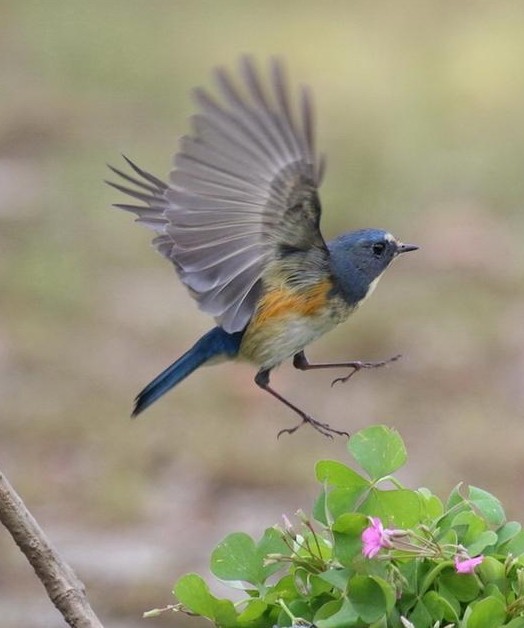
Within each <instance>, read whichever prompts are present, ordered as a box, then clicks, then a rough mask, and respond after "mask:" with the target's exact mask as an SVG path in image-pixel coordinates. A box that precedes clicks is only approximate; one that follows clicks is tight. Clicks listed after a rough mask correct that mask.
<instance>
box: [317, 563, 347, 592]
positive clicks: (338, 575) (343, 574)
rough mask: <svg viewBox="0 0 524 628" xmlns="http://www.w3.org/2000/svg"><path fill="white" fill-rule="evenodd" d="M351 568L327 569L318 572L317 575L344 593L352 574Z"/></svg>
mask: <svg viewBox="0 0 524 628" xmlns="http://www.w3.org/2000/svg"><path fill="white" fill-rule="evenodd" d="M353 573H354V572H353V570H352V569H347V568H346V569H328V570H327V571H324V572H323V573H321V574H319V575H318V577H319V578H322V579H323V580H325V581H326V582H329V584H330V585H331V586H332V587H335V589H339V591H342V592H344V593H345V591H346V589H347V587H348V582H349V579H350V577H351V576H352V575H353Z"/></svg>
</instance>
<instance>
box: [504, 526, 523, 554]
mask: <svg viewBox="0 0 524 628" xmlns="http://www.w3.org/2000/svg"><path fill="white" fill-rule="evenodd" d="M504 549H505V550H506V551H507V552H508V554H513V556H521V555H522V554H524V530H521V531H520V532H519V533H518V534H515V536H514V537H513V538H512V539H511V541H508V543H507V545H506V547H505V548H504Z"/></svg>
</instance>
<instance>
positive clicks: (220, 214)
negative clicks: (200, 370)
mask: <svg viewBox="0 0 524 628" xmlns="http://www.w3.org/2000/svg"><path fill="white" fill-rule="evenodd" d="M239 77H240V81H238V82H237V81H235V80H234V78H233V77H232V76H231V75H230V74H229V73H228V72H227V71H226V70H225V69H223V68H217V69H216V70H215V71H214V78H215V81H216V84H217V87H218V98H216V97H213V96H211V95H210V94H209V93H208V92H207V91H206V90H204V89H202V88H197V89H195V90H194V92H193V94H194V98H195V100H196V103H197V106H198V108H199V112H198V113H197V114H195V115H194V116H192V118H191V127H192V132H191V133H190V134H189V135H186V136H184V137H182V138H181V140H180V144H179V151H178V152H177V154H176V155H175V156H174V160H173V165H174V167H173V170H172V171H171V174H170V179H169V185H167V184H165V183H164V182H163V181H161V180H160V179H157V178H156V177H155V176H154V175H152V174H150V173H148V172H146V171H145V170H142V169H141V168H139V167H138V166H136V165H135V164H134V163H133V162H131V161H130V160H128V159H127V157H126V158H125V159H126V161H127V162H128V164H129V166H130V167H131V169H132V171H133V174H132V175H129V174H127V173H125V172H123V171H121V170H119V169H117V168H113V167H112V166H110V168H111V170H112V171H113V173H115V174H116V175H117V176H119V177H120V178H121V179H122V180H123V181H125V182H126V183H127V184H131V185H133V186H135V187H133V188H131V187H128V185H122V184H121V183H111V185H112V186H113V187H115V188H116V189H117V190H119V191H121V192H123V193H124V194H127V195H129V196H132V197H133V198H135V199H137V200H138V201H140V202H142V203H144V204H145V205H143V206H140V205H132V204H118V205H116V206H117V207H120V208H121V209H125V210H127V211H132V212H134V213H135V214H136V215H137V216H138V218H137V220H138V222H141V223H143V224H144V225H146V226H148V227H149V228H151V229H153V230H154V231H155V232H156V233H157V236H156V237H155V239H154V240H153V243H154V245H155V246H156V248H157V249H158V250H159V251H160V253H162V254H163V255H165V256H166V257H167V258H168V259H170V260H171V261H172V262H173V264H174V266H175V268H176V271H177V273H178V275H179V277H180V279H181V280H182V282H183V283H184V284H185V285H186V286H187V288H188V290H189V292H190V294H191V295H192V296H193V297H194V298H195V299H196V300H197V302H198V304H199V306H200V308H201V309H202V310H204V311H206V312H208V313H209V314H211V315H213V316H214V317H215V318H216V320H217V323H218V324H219V325H221V326H222V327H223V328H224V329H225V330H226V331H228V332H235V331H240V330H242V329H243V328H244V327H245V326H246V324H247V323H248V322H249V319H250V318H251V316H252V314H253V311H254V309H255V307H256V303H257V299H258V296H259V293H260V289H261V281H262V280H263V277H264V272H265V270H266V269H267V267H268V264H269V263H270V262H271V261H272V260H274V259H275V257H276V256H280V255H283V254H284V252H286V253H285V254H289V252H293V251H298V252H301V253H305V252H307V251H308V250H310V249H311V248H316V249H317V252H318V253H319V254H320V255H321V256H324V257H325V258H326V259H327V256H328V252H327V248H326V246H325V244H324V240H323V238H322V235H321V233H320V229H319V221H320V212H321V210H320V202H319V199H318V192H317V188H318V185H319V183H320V177H321V174H322V170H323V161H322V159H321V158H320V159H319V158H317V156H316V154H315V146H314V116H313V105H312V97H311V94H310V92H309V91H308V90H307V88H304V87H303V88H301V90H300V92H299V97H298V99H297V103H296V104H297V107H296V112H295V111H294V107H293V102H292V98H291V95H290V90H289V86H288V82H287V80H286V76H285V72H284V67H283V64H282V62H281V61H279V60H278V59H272V60H271V63H270V68H269V79H268V80H267V81H266V80H264V78H263V76H262V75H261V74H260V72H259V71H258V69H257V67H256V65H255V63H254V61H253V59H252V58H251V57H243V58H242V59H241V60H240V73H239ZM135 175H136V176H135Z"/></svg>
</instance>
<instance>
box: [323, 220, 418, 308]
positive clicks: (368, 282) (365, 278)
mask: <svg viewBox="0 0 524 628" xmlns="http://www.w3.org/2000/svg"><path fill="white" fill-rule="evenodd" d="M328 248H329V251H330V254H331V257H332V260H333V266H334V269H335V272H336V274H337V275H338V276H339V277H340V276H341V274H342V275H347V273H349V274H350V275H351V279H352V283H353V284H355V282H358V283H359V284H360V286H361V291H362V292H364V295H367V294H368V292H369V290H370V289H372V288H374V286H375V284H376V282H377V280H378V279H379V278H380V276H381V275H382V273H383V272H384V271H385V270H386V268H387V267H388V266H389V264H390V263H391V262H392V261H393V260H394V259H395V258H396V257H397V256H398V255H400V254H401V253H407V252H408V251H416V250H417V249H418V246H415V245H414V244H403V243H402V242H399V241H398V240H397V239H396V238H395V237H394V236H392V235H391V233H388V232H387V231H382V230H381V229H360V230H358V231H350V232H348V233H344V234H342V235H340V236H339V237H338V238H335V239H334V240H331V242H330V243H329V244H328ZM355 271H356V275H354V273H355ZM355 287H356V285H355ZM364 295H363V296H364ZM355 296H356V295H355Z"/></svg>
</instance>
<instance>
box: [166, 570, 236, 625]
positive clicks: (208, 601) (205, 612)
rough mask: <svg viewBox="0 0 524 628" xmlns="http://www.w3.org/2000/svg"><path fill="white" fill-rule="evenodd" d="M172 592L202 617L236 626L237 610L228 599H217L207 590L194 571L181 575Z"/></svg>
mask: <svg viewBox="0 0 524 628" xmlns="http://www.w3.org/2000/svg"><path fill="white" fill-rule="evenodd" d="M173 593H174V594H175V596H176V598H177V599H178V601H179V602H181V603H182V604H183V605H184V606H185V607H187V608H188V609H189V610H191V611H192V612H193V613H196V614H197V615H200V616H202V617H207V618H208V619H211V620H213V621H217V622H219V624H226V625H228V626H236V619H237V612H236V611H235V607H234V606H233V604H232V603H231V602H230V601H229V600H219V599H218V598H216V597H215V596H214V595H212V594H211V593H210V591H209V588H208V586H207V584H206V583H205V582H204V580H202V578H201V577H200V576H199V575H197V574H194V573H190V574H186V575H185V576H182V578H180V579H179V580H178V582H177V583H176V584H175V586H174V589H173Z"/></svg>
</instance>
